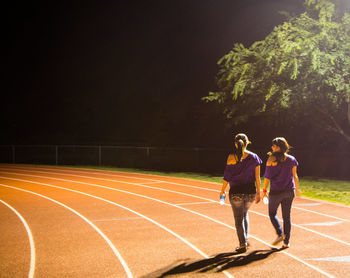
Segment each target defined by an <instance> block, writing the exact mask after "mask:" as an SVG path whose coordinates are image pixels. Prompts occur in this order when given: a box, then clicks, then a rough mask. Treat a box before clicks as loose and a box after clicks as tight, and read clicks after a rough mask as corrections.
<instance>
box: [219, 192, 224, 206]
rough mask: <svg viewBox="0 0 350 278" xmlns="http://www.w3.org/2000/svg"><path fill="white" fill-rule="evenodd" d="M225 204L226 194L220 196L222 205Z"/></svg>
mask: <svg viewBox="0 0 350 278" xmlns="http://www.w3.org/2000/svg"><path fill="white" fill-rule="evenodd" d="M224 204H225V193H224V194H222V195H221V196H220V205H224Z"/></svg>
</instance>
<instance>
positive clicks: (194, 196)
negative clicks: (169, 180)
mask: <svg viewBox="0 0 350 278" xmlns="http://www.w3.org/2000/svg"><path fill="white" fill-rule="evenodd" d="M36 172H39V171H36ZM0 173H7V174H13V173H12V172H6V171H0ZM40 173H45V172H40ZM16 174H17V175H22V176H29V177H35V178H47V179H54V180H59V181H64V182H76V183H80V184H88V185H91V184H90V183H85V182H77V181H72V180H67V179H62V178H53V177H47V176H36V175H31V174H22V173H18V172H17V173H16ZM65 175H67V176H73V177H78V178H88V179H89V178H90V177H88V176H80V175H74V174H65ZM90 179H91V178H90ZM92 179H95V180H103V181H108V182H113V183H126V184H131V185H135V186H141V187H146V188H151V189H155V190H161V191H167V192H171V193H175V194H179V195H184V196H189V197H193V198H197V199H201V200H204V201H207V202H213V203H219V202H218V201H214V200H211V199H207V198H203V197H199V196H196V195H192V194H187V193H183V192H178V191H174V190H168V189H163V188H158V187H153V186H148V185H140V184H138V183H132V182H124V181H123V182H121V181H116V180H109V179H103V178H101V179H99V178H92ZM94 185H96V184H94ZM106 188H110V187H106ZM110 189H111V188H110ZM225 205H226V206H230V204H225ZM249 212H251V213H255V214H257V215H260V216H263V217H265V218H269V216H268V215H265V214H263V213H260V212H257V211H254V210H252V209H250V210H249ZM280 221H281V222H283V220H282V219H281V220H280ZM345 221H346V220H345ZM292 226H295V227H297V228H300V229H302V230H305V231H308V232H310V233H314V234H317V235H319V236H322V237H325V238H328V239H331V240H334V241H337V242H339V243H341V244H344V245H348V246H350V243H348V242H345V241H343V240H341V239H337V238H335V237H332V236H329V235H326V234H323V233H320V232H317V231H314V230H311V229H309V228H306V227H303V226H301V225H298V224H292Z"/></svg>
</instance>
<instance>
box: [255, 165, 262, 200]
mask: <svg viewBox="0 0 350 278" xmlns="http://www.w3.org/2000/svg"><path fill="white" fill-rule="evenodd" d="M255 186H256V195H255V203H256V204H257V203H259V202H260V187H261V182H260V165H258V166H256V167H255Z"/></svg>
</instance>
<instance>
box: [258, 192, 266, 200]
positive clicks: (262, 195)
mask: <svg viewBox="0 0 350 278" xmlns="http://www.w3.org/2000/svg"><path fill="white" fill-rule="evenodd" d="M266 195H267V192H264V191H262V193H261V195H260V198H261V199H263V198H264V197H265V196H266Z"/></svg>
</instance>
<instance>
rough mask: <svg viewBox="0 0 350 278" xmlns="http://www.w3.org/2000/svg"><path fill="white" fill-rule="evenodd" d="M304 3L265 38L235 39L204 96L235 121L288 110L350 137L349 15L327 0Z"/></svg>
mask: <svg viewBox="0 0 350 278" xmlns="http://www.w3.org/2000/svg"><path fill="white" fill-rule="evenodd" d="M304 5H305V7H306V11H305V12H304V13H302V14H301V15H300V16H298V17H294V18H290V19H289V20H288V21H286V22H284V23H283V24H281V25H279V26H276V27H275V28H274V30H273V31H272V32H271V33H270V34H269V35H268V36H267V37H266V38H265V39H264V40H263V41H257V42H255V43H253V44H252V45H251V46H250V47H249V48H246V47H244V46H243V45H242V44H235V45H234V46H233V49H232V50H231V51H230V52H229V53H227V54H226V55H225V56H223V57H222V58H221V59H220V60H219V61H218V66H219V72H218V74H217V87H218V90H217V91H215V92H210V93H209V95H208V96H206V97H204V98H203V99H204V100H206V101H214V102H217V103H219V104H220V105H222V107H223V111H224V113H225V114H226V116H227V117H228V118H231V119H233V121H234V122H235V123H240V122H244V121H246V120H248V119H249V118H250V117H252V116H255V115H261V114H264V115H267V114H269V115H275V116H276V115H278V114H280V113H281V112H282V113H283V112H285V113H284V114H286V115H289V116H290V118H294V119H297V120H298V119H299V120H300V119H301V118H304V119H307V120H310V121H312V123H313V124H315V125H320V126H322V128H326V129H328V130H330V131H333V132H336V133H338V134H340V135H342V136H343V137H344V138H346V139H347V140H348V141H349V142H350V132H349V130H350V15H349V14H348V13H346V12H344V11H342V13H340V10H339V9H337V7H336V6H335V5H334V3H332V2H330V1H326V0H306V1H305V3H304Z"/></svg>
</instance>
